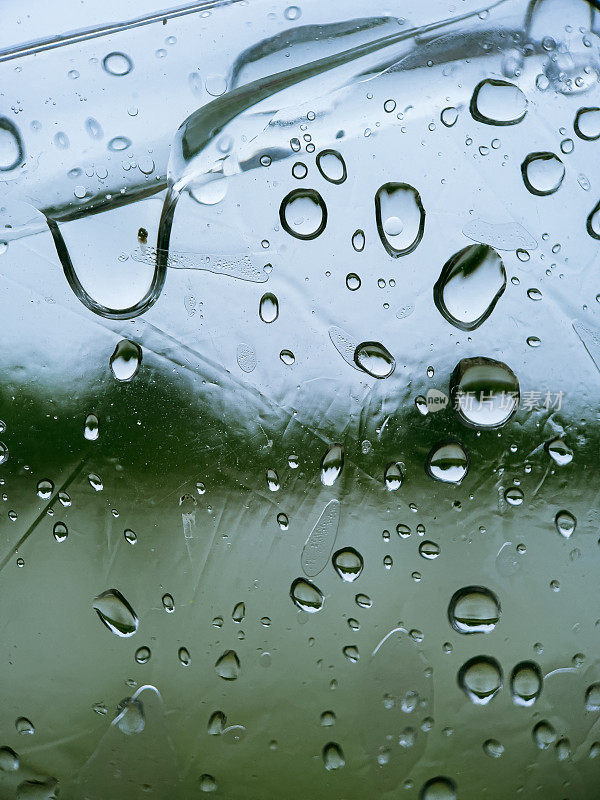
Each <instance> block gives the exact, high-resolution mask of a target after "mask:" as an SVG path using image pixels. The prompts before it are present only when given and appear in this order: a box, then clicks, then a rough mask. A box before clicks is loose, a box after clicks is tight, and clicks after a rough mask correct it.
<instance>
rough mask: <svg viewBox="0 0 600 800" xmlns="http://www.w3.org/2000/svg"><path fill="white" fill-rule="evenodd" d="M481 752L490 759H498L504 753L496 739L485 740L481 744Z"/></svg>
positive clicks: (502, 746) (502, 747)
mask: <svg viewBox="0 0 600 800" xmlns="http://www.w3.org/2000/svg"><path fill="white" fill-rule="evenodd" d="M483 752H484V753H485V754H486V756H489V757H490V758H500V756H501V755H502V754H503V753H504V745H502V744H500V742H499V741H498V740H497V739H487V740H486V741H485V742H484V743H483Z"/></svg>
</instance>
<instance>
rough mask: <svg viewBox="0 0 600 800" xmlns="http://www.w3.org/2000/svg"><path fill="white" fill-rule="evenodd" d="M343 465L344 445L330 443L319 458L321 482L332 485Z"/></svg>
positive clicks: (324, 484)
mask: <svg viewBox="0 0 600 800" xmlns="http://www.w3.org/2000/svg"><path fill="white" fill-rule="evenodd" d="M343 466H344V447H343V445H341V444H335V443H334V444H330V445H329V447H328V448H327V451H326V453H325V455H324V456H323V458H322V459H321V467H320V473H321V483H322V484H323V486H333V484H334V483H335V482H336V481H337V479H338V478H339V476H340V474H341V472H342V469H343Z"/></svg>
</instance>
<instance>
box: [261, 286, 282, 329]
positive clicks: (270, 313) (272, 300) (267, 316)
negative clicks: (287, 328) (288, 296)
mask: <svg viewBox="0 0 600 800" xmlns="http://www.w3.org/2000/svg"><path fill="white" fill-rule="evenodd" d="M258 314H259V316H260V318H261V319H262V321H263V322H267V323H271V322H275V320H276V319H277V317H278V316H279V300H278V299H277V298H276V297H275V295H274V294H273V293H272V292H266V293H265V294H263V296H262V297H261V298H260V303H259V304H258Z"/></svg>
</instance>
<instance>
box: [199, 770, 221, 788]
mask: <svg viewBox="0 0 600 800" xmlns="http://www.w3.org/2000/svg"><path fill="white" fill-rule="evenodd" d="M216 789H217V782H216V780H215V779H214V778H213V776H212V775H209V774H208V772H205V773H204V774H203V775H200V791H201V792H214V791H216Z"/></svg>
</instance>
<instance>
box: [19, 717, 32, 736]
mask: <svg viewBox="0 0 600 800" xmlns="http://www.w3.org/2000/svg"><path fill="white" fill-rule="evenodd" d="M15 728H16V731H17V733H20V734H21V736H33V734H34V733H35V728H34V727H33V722H31V721H30V720H28V719H27V717H17V719H16V720H15Z"/></svg>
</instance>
